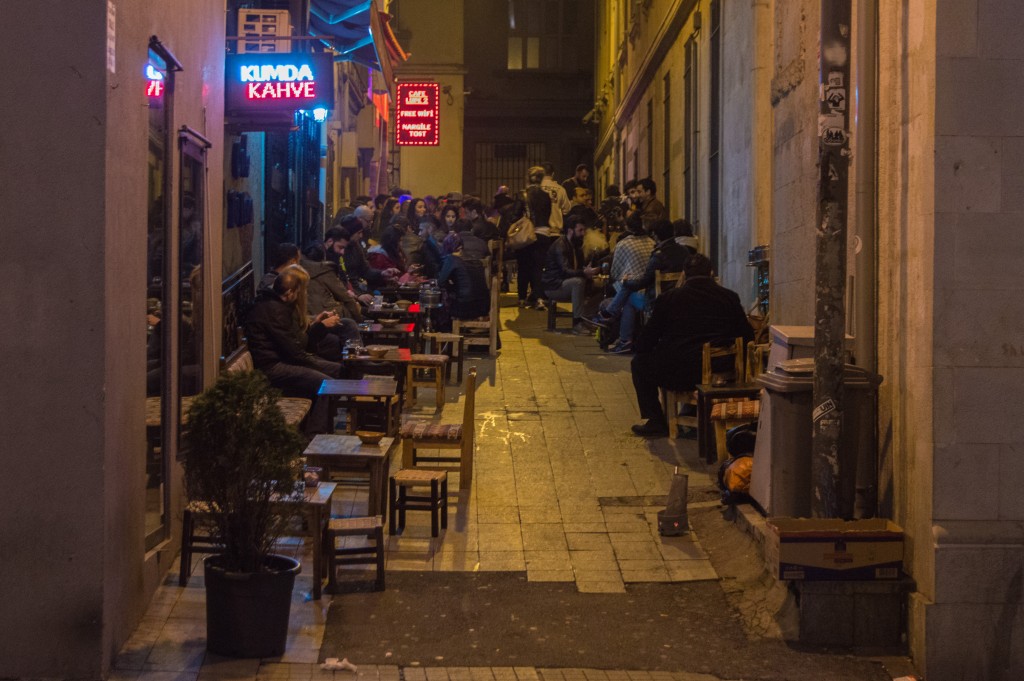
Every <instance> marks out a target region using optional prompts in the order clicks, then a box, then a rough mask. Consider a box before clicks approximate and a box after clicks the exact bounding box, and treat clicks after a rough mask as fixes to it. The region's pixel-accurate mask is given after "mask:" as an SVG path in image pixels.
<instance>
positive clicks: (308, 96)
mask: <svg viewBox="0 0 1024 681" xmlns="http://www.w3.org/2000/svg"><path fill="white" fill-rule="evenodd" d="M224 71H225V79H226V81H227V82H226V84H225V88H224V90H225V100H226V101H225V108H226V111H225V113H226V115H228V116H246V115H253V114H255V115H260V114H267V113H278V114H280V113H287V114H290V113H293V112H294V111H296V110H298V109H331V108H333V107H334V62H333V60H332V59H331V56H330V55H327V54H230V55H228V56H227V58H226V62H225V66H224Z"/></svg>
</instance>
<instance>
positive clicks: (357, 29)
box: [309, 0, 408, 98]
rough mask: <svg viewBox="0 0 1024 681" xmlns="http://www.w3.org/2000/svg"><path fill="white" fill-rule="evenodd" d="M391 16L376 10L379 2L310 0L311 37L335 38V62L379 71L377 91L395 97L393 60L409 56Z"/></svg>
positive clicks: (376, 79) (332, 41) (376, 82)
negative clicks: (400, 41) (391, 25)
mask: <svg viewBox="0 0 1024 681" xmlns="http://www.w3.org/2000/svg"><path fill="white" fill-rule="evenodd" d="M390 19H391V17H390V16H389V15H388V14H387V13H385V12H381V11H379V10H378V9H377V2H376V0H310V7H309V30H310V33H311V34H312V35H330V36H334V38H335V39H334V40H331V41H330V43H331V47H332V48H334V49H335V50H337V52H338V54H337V56H335V61H354V62H357V63H359V64H362V65H363V66H366V67H368V68H371V69H374V70H376V71H380V73H381V74H382V75H383V78H374V79H372V80H373V83H374V90H375V91H376V92H378V93H383V92H387V93H388V94H390V95H391V96H392V98H393V97H394V83H395V74H394V69H393V68H392V66H391V63H392V59H399V60H401V61H405V60H406V59H408V55H407V54H406V53H405V51H404V50H402V47H401V46H400V45H399V44H398V40H396V39H395V35H394V33H393V32H392V30H391V27H390V25H389V23H388V22H389V21H390Z"/></svg>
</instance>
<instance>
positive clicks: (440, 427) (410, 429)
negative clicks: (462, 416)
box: [399, 421, 462, 442]
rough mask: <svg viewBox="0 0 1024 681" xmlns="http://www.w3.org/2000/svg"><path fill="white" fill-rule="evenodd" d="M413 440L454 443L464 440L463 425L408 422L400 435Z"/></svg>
mask: <svg viewBox="0 0 1024 681" xmlns="http://www.w3.org/2000/svg"><path fill="white" fill-rule="evenodd" d="M399 434H400V435H401V436H402V437H404V438H411V439H413V440H436V441H444V442H454V441H458V440H461V439H462V424H461V423H432V422H430V421H406V422H405V423H403V424H402V430H401V431H400V433H399Z"/></svg>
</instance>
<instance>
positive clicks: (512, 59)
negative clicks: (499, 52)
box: [508, 36, 523, 71]
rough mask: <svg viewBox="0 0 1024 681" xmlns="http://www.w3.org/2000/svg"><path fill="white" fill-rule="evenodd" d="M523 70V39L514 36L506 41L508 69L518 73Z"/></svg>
mask: <svg viewBox="0 0 1024 681" xmlns="http://www.w3.org/2000/svg"><path fill="white" fill-rule="evenodd" d="M522 68H523V39H522V38H520V37H518V36H514V37H510V38H509V39H508V69H509V71H518V70H520V69H522Z"/></svg>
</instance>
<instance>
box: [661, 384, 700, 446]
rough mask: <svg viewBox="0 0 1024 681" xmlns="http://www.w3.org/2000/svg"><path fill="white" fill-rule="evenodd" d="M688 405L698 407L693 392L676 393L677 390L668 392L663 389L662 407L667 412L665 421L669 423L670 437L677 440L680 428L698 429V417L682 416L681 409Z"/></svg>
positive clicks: (692, 415) (691, 415) (693, 415)
mask: <svg viewBox="0 0 1024 681" xmlns="http://www.w3.org/2000/svg"><path fill="white" fill-rule="evenodd" d="M684 404H688V405H690V406H693V407H696V406H697V400H696V399H695V398H694V396H693V391H692V390H690V391H688V392H676V391H675V390H667V389H665V388H662V407H663V408H664V411H665V419H666V421H668V436H669V438H671V439H673V440H675V439H676V438H678V437H679V428H680V427H681V426H682V427H686V428H697V415H696V414H695V413H694V414H687V415H685V416H684V415H682V414H680V413H679V407H680V406H682V405H684Z"/></svg>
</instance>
